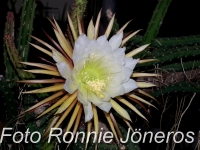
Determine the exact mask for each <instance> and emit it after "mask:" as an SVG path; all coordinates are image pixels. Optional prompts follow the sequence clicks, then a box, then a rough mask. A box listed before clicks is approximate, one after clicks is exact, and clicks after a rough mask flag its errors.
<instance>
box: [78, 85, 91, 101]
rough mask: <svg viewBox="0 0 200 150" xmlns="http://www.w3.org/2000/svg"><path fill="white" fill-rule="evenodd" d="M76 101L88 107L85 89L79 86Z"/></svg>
mask: <svg viewBox="0 0 200 150" xmlns="http://www.w3.org/2000/svg"><path fill="white" fill-rule="evenodd" d="M78 91H79V92H78V100H79V101H80V102H81V103H82V104H83V105H88V103H89V102H88V100H87V99H88V96H87V92H88V91H87V89H86V88H85V87H84V86H83V85H80V86H79V87H78Z"/></svg>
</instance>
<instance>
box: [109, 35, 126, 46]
mask: <svg viewBox="0 0 200 150" xmlns="http://www.w3.org/2000/svg"><path fill="white" fill-rule="evenodd" d="M122 38H123V32H120V33H119V34H115V35H114V36H112V37H111V38H110V40H109V44H110V46H111V48H112V50H114V49H116V48H118V47H119V46H120V45H121V43H122Z"/></svg>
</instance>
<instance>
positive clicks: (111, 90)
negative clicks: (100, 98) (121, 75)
mask: <svg viewBox="0 0 200 150" xmlns="http://www.w3.org/2000/svg"><path fill="white" fill-rule="evenodd" d="M105 92H106V93H108V94H109V95H110V96H111V97H113V98H114V97H116V96H119V95H123V94H124V92H125V89H124V86H123V85H120V86H118V87H110V86H107V87H106V88H105Z"/></svg>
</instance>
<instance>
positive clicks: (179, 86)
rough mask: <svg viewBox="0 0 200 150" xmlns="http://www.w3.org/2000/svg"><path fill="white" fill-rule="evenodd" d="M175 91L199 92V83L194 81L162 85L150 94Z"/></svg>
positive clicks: (159, 94)
mask: <svg viewBox="0 0 200 150" xmlns="http://www.w3.org/2000/svg"><path fill="white" fill-rule="evenodd" d="M177 92H192V93H200V84H199V83H196V82H177V83H174V84H170V85H167V86H163V87H161V89H158V90H155V91H153V92H152V93H151V95H152V96H154V97H158V96H161V95H164V94H169V93H170V94H171V93H177Z"/></svg>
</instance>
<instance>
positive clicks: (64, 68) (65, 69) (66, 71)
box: [56, 62, 71, 79]
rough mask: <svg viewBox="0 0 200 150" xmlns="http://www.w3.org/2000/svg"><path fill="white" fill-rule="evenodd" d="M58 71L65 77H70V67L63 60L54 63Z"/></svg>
mask: <svg viewBox="0 0 200 150" xmlns="http://www.w3.org/2000/svg"><path fill="white" fill-rule="evenodd" d="M56 66H57V68H58V71H59V73H60V74H61V76H62V77H63V78H65V79H70V78H71V69H70V68H69V66H68V65H67V64H66V63H65V62H60V63H56Z"/></svg>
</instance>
